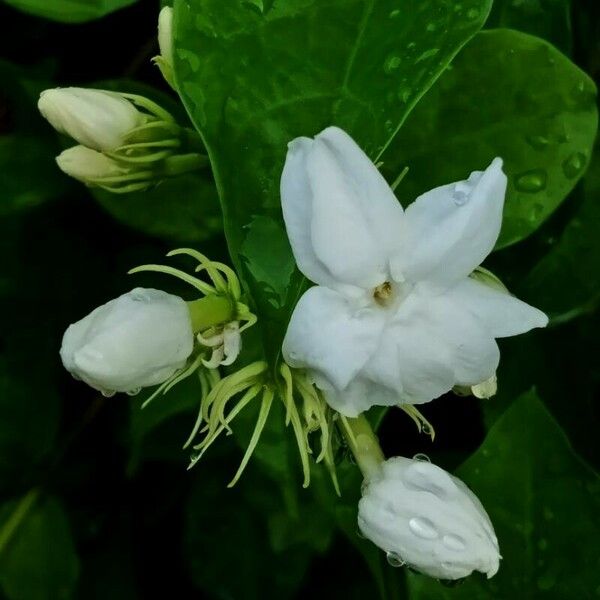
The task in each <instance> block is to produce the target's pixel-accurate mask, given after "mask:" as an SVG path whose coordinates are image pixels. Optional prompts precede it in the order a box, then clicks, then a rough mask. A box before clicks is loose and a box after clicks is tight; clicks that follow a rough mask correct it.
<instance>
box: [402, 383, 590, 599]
mask: <svg viewBox="0 0 600 600" xmlns="http://www.w3.org/2000/svg"><path fill="white" fill-rule="evenodd" d="M457 475H458V476H459V477H460V478H461V479H463V480H464V481H465V483H467V485H469V487H471V488H472V489H473V491H474V492H475V493H476V494H477V496H478V497H479V499H480V500H481V502H482V503H483V505H484V506H485V508H486V510H487V511H488V513H489V515H490V518H491V520H492V522H493V524H494V527H495V529H496V533H497V535H498V539H499V542H500V552H501V553H502V556H503V560H502V562H501V564H500V571H499V572H498V574H497V575H496V576H495V577H494V578H493V579H491V580H489V581H486V580H484V579H483V578H479V577H471V578H469V579H468V580H467V581H466V582H465V583H464V585H462V586H460V587H458V588H455V589H447V588H444V587H442V586H441V585H440V583H438V582H437V581H435V580H432V579H428V578H426V577H423V576H417V575H410V576H409V578H408V579H409V584H410V588H411V595H410V598H411V600H424V599H430V598H431V599H434V598H435V599H436V600H437V599H445V598H457V599H460V598H465V599H467V598H468V599H469V600H474V599H475V600H479V599H481V600H486V599H488V598H499V599H502V600H505V599H506V598H538V597H543V598H549V599H552V598H556V599H557V600H562V599H564V598H588V597H590V594H593V593H595V591H597V589H598V577H597V574H598V569H599V568H600V557H599V556H598V552H597V546H598V536H599V535H600V525H599V524H598V518H597V516H598V511H600V478H599V477H598V475H597V474H596V473H595V472H593V471H592V470H591V469H590V468H589V467H588V466H587V465H586V464H585V463H583V462H582V461H581V459H579V458H578V457H577V456H576V455H575V454H574V453H573V451H572V450H571V448H570V446H569V443H568V442H567V440H566V438H565V436H564V433H563V432H562V430H561V429H560V427H559V426H558V424H557V423H556V422H555V421H554V420H553V418H552V417H551V416H550V415H549V414H548V412H547V411H546V409H545V408H544V406H543V404H542V403H541V402H540V400H539V399H538V398H537V396H536V395H535V393H528V394H525V395H524V396H522V397H521V398H519V399H518V400H517V401H515V403H514V404H513V405H512V406H511V407H510V408H509V409H508V411H507V412H506V413H505V414H504V415H503V416H502V417H501V418H500V420H499V421H498V422H497V423H496V424H495V425H494V427H493V428H492V429H491V430H490V432H489V433H488V436H487V438H486V440H485V442H484V444H483V446H482V447H481V448H480V449H479V450H478V451H477V452H476V453H475V454H474V455H473V456H472V457H471V458H469V460H467V462H466V463H465V464H464V465H462V466H461V467H460V468H459V470H458V472H457Z"/></svg>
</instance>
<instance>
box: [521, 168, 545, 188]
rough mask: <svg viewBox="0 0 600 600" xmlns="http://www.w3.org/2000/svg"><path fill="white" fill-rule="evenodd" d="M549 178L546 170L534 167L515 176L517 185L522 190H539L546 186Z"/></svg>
mask: <svg viewBox="0 0 600 600" xmlns="http://www.w3.org/2000/svg"><path fill="white" fill-rule="evenodd" d="M547 179H548V176H547V174H546V171H544V170H543V169H532V170H531V171H525V172H524V173H521V174H519V175H517V176H516V177H515V187H516V188H517V189H518V190H520V191H521V192H539V191H541V190H543V189H544V188H545V187H546V181H547Z"/></svg>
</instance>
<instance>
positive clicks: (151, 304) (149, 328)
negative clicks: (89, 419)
mask: <svg viewBox="0 0 600 600" xmlns="http://www.w3.org/2000/svg"><path fill="white" fill-rule="evenodd" d="M193 340H194V334H193V331H192V323H191V318H190V313H189V310H188V307H187V304H186V303H185V301H184V300H182V299H181V298H179V296H173V295H172V294H167V293H166V292H162V291H160V290H154V289H143V288H136V289H134V290H132V291H131V292H129V293H127V294H123V295H122V296H119V297H118V298H115V299H114V300H111V301H110V302H107V303H106V304H103V305H102V306H99V307H98V308H96V309H95V310H94V311H92V312H91V313H90V314H89V315H88V316H87V317H85V318H84V319H82V320H81V321H78V322H77V323H74V324H73V325H70V326H69V327H68V329H67V330H66V332H65V335H64V336H63V340H62V347H61V349H60V356H61V358H62V362H63V365H64V366H65V368H66V369H67V370H68V371H69V372H70V373H71V374H72V375H73V376H74V377H75V378H77V379H81V380H83V381H85V382H86V383H87V384H88V385H90V386H92V387H93V388H95V389H97V390H99V391H101V392H103V393H104V394H105V395H110V394H111V393H113V392H135V391H137V390H139V388H142V387H147V386H151V385H157V384H159V383H162V382H163V381H165V380H166V379H167V378H169V377H170V376H171V375H172V374H173V373H174V372H175V371H176V370H177V369H180V368H181V367H183V366H184V365H185V363H186V360H187V358H188V357H189V356H190V354H191V352H192V349H193V343H194V341H193Z"/></svg>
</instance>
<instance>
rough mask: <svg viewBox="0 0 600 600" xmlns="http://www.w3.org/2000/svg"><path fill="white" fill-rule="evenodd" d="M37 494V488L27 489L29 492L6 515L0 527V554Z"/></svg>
mask: <svg viewBox="0 0 600 600" xmlns="http://www.w3.org/2000/svg"><path fill="white" fill-rule="evenodd" d="M39 495H40V490H39V488H34V489H32V490H29V492H27V494H25V495H24V496H23V497H22V498H21V500H19V502H18V503H17V506H16V507H15V509H14V510H13V512H12V514H11V515H10V516H9V517H8V519H7V521H6V523H4V526H3V527H2V529H0V554H1V553H2V552H3V551H4V549H5V548H6V546H7V545H8V543H9V542H10V540H11V539H12V537H13V535H14V534H15V532H16V531H17V529H18V528H19V525H21V523H22V522H23V521H24V519H25V517H27V515H28V514H29V511H30V510H31V509H32V507H33V505H34V504H35V501H36V500H37V498H38V496H39Z"/></svg>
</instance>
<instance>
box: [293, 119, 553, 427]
mask: <svg viewBox="0 0 600 600" xmlns="http://www.w3.org/2000/svg"><path fill="white" fill-rule="evenodd" d="M505 191H506V176H505V175H504V173H503V172H502V161H501V160H500V159H495V160H494V161H493V162H492V164H491V165H490V166H489V167H488V168H487V169H486V170H485V171H483V172H481V171H476V172H474V173H472V174H471V175H470V176H469V178H468V179H467V180H466V181H460V182H457V183H454V184H449V185H445V186H442V187H439V188H435V189H433V190H431V191H430V192H427V193H425V194H423V195H422V196H420V197H419V198H417V199H416V201H415V202H414V203H413V204H411V205H410V206H409V207H408V208H407V209H406V211H403V209H402V207H401V205H400V204H399V203H398V201H397V199H396V197H395V196H394V193H393V191H392V190H391V188H390V187H389V186H388V184H387V183H386V181H385V180H384V178H383V177H382V175H381V174H380V173H379V171H378V170H377V168H376V167H375V165H374V164H373V163H372V162H371V161H370V160H369V159H368V157H367V156H366V155H365V154H364V153H363V152H362V151H361V150H360V148H359V147H358V146H357V145H356V143H355V142H354V141H353V140H352V139H351V138H350V137H349V136H348V135H347V134H346V133H344V132H343V131H341V130H340V129H338V128H336V127H330V128H328V129H326V130H324V131H323V132H322V133H320V134H319V135H318V136H317V137H316V138H315V139H314V140H313V139H309V138H297V139H295V140H293V141H292V142H291V143H290V145H289V150H288V155H287V159H286V163H285V167H284V169H283V174H282V178H281V200H282V208H283V215H284V218H285V223H286V227H287V232H288V236H289V239H290V243H291V246H292V249H293V252H294V256H295V258H296V261H297V263H298V267H299V268H300V270H301V271H302V272H303V273H304V275H306V277H307V278H308V279H310V280H311V281H313V282H314V283H316V284H318V285H317V286H315V287H312V288H310V289H309V290H308V291H307V292H306V293H305V294H304V295H303V296H302V298H301V299H300V301H299V302H298V304H297V306H296V308H295V310H294V313H293V315H292V318H291V321H290V324H289V327H288V331H287V334H286V337H285V340H284V343H283V354H284V358H285V360H286V361H287V362H288V364H290V365H291V366H293V367H298V368H306V369H308V370H309V372H310V373H311V375H312V377H313V378H314V381H315V383H316V384H317V385H318V386H319V387H320V388H321V389H323V390H324V391H325V393H326V397H327V400H328V402H329V403H330V404H331V406H332V407H333V408H335V409H337V410H338V411H339V412H341V413H342V414H344V415H346V416H356V415H357V414H359V413H360V412H361V411H363V410H366V409H368V408H369V407H371V406H372V405H375V404H378V405H394V404H398V403H409V404H419V403H423V402H428V401H430V400H432V399H433V398H436V397H438V396H440V395H441V394H443V393H445V392H447V391H449V390H451V389H452V387H453V386H455V385H465V386H472V385H477V384H479V383H481V382H484V381H487V380H488V379H490V378H491V377H492V376H493V375H494V373H495V371H496V367H497V366H498V361H499V350H498V346H497V344H496V341H495V338H500V337H506V336H512V335H517V334H519V333H523V332H525V331H528V330H529V329H531V328H533V327H543V326H545V325H546V323H547V317H546V315H544V313H542V312H541V311H539V310H537V309H535V308H533V307H531V306H529V305H528V304H525V303H524V302H521V301H520V300H518V299H517V298H515V297H514V296H511V295H510V294H508V293H505V292H504V291H502V290H500V289H496V288H494V287H491V286H488V285H486V284H484V283H481V282H479V281H476V280H475V279H473V278H470V277H469V275H470V274H471V273H472V272H473V270H474V269H475V268H476V267H477V266H478V265H479V264H480V263H481V262H482V261H483V259H484V258H485V257H486V256H487V255H488V254H489V253H490V251H491V250H492V248H493V247H494V243H495V242H496V239H497V237H498V234H499V232H500V225H501V221H502V208H503V204H504V194H505Z"/></svg>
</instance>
